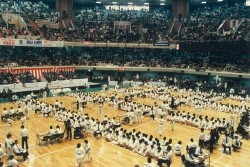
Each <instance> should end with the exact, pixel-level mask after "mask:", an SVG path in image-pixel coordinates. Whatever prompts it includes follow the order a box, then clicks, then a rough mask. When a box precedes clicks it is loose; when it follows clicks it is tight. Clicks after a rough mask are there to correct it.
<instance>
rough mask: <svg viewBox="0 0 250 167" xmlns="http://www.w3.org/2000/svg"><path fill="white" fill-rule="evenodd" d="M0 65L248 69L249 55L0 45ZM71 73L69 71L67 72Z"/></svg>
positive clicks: (211, 69) (247, 70) (139, 49)
mask: <svg viewBox="0 0 250 167" xmlns="http://www.w3.org/2000/svg"><path fill="white" fill-rule="evenodd" d="M0 54H1V55H2V56H1V58H0V60H1V61H0V62H1V63H0V66H1V67H9V66H43V65H49V66H68V65H86V66H106V65H117V66H132V67H165V68H182V69H193V70H203V71H205V70H209V71H230V72H241V73H248V72H249V70H250V69H249V63H250V62H249V61H250V60H249V54H240V53H210V52H185V51H176V50H168V49H148V48H144V49H142V48H95V49H93V48H77V47H75V48H71V49H69V50H66V49H65V48H27V47H0ZM70 75H71V74H70Z"/></svg>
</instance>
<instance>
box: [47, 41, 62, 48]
mask: <svg viewBox="0 0 250 167" xmlns="http://www.w3.org/2000/svg"><path fill="white" fill-rule="evenodd" d="M43 47H63V41H43Z"/></svg>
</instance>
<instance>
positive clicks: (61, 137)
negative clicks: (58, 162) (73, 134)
mask: <svg viewBox="0 0 250 167" xmlns="http://www.w3.org/2000/svg"><path fill="white" fill-rule="evenodd" d="M63 138H64V133H61V134H59V135H58V139H57V142H58V143H59V142H62V141H63Z"/></svg>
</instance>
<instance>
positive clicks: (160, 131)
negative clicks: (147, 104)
mask: <svg viewBox="0 0 250 167" xmlns="http://www.w3.org/2000/svg"><path fill="white" fill-rule="evenodd" d="M163 127H164V119H163V116H161V118H160V120H159V135H160V136H161V135H162V131H163Z"/></svg>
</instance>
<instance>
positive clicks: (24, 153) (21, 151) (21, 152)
mask: <svg viewBox="0 0 250 167" xmlns="http://www.w3.org/2000/svg"><path fill="white" fill-rule="evenodd" d="M13 151H14V153H15V154H16V155H17V156H23V160H24V161H26V159H27V158H28V155H29V153H28V151H27V150H24V149H23V148H22V147H20V146H19V145H18V140H15V144H14V146H13Z"/></svg>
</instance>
